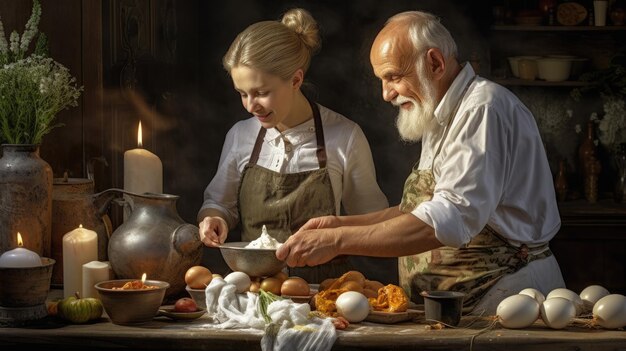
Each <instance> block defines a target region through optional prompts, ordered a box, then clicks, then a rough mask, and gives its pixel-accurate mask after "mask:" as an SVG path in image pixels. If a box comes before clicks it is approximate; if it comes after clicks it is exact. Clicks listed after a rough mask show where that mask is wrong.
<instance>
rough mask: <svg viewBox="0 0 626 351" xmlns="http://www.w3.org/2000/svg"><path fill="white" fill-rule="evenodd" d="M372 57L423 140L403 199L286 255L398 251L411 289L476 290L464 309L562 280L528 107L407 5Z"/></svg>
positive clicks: (314, 229) (385, 90) (556, 221)
mask: <svg viewBox="0 0 626 351" xmlns="http://www.w3.org/2000/svg"><path fill="white" fill-rule="evenodd" d="M370 61H371V64H372V67H373V70H374V73H375V75H376V76H377V77H378V78H379V79H380V80H381V82H382V95H383V99H384V100H385V101H387V102H390V103H392V104H393V105H395V106H398V108H399V110H400V112H399V115H398V118H397V123H396V124H397V127H398V130H399V132H400V136H401V137H402V138H403V139H404V140H407V141H421V142H422V153H421V156H420V158H419V162H418V163H417V164H416V165H415V166H414V167H413V171H412V173H411V174H410V175H409V176H408V178H407V180H406V182H405V185H404V192H403V196H402V201H401V203H400V205H399V206H397V207H391V208H389V209H386V210H383V211H379V212H375V213H371V214H366V215H360V216H344V217H338V216H326V217H319V218H314V219H311V220H310V221H309V222H307V223H306V224H305V225H304V226H303V227H302V228H301V229H300V230H299V231H298V232H297V233H296V234H294V235H293V236H292V237H290V238H289V240H287V242H286V243H285V244H284V245H283V246H282V247H281V248H280V249H279V250H278V251H277V253H276V255H277V257H278V258H280V259H285V260H286V262H287V263H288V264H289V265H290V266H304V265H317V264H320V263H323V262H327V261H329V260H330V259H332V258H333V257H335V256H336V255H341V254H354V255H370V256H388V257H389V256H398V257H400V258H399V267H398V268H399V274H400V277H399V278H400V283H401V285H402V287H403V288H404V289H405V291H407V293H409V294H410V295H411V298H412V299H413V300H414V301H419V299H418V294H419V292H421V291H423V290H454V291H462V292H465V293H466V294H467V296H466V298H465V302H464V306H465V308H464V309H465V311H466V312H467V311H472V310H473V311H474V312H477V313H479V312H480V313H484V312H486V313H494V312H495V310H496V307H497V305H498V303H499V302H500V301H501V300H503V299H504V298H505V297H507V296H510V295H512V294H517V293H518V292H519V291H520V290H522V289H524V288H536V289H538V290H540V291H541V292H543V293H544V294H547V293H548V292H549V291H551V290H552V289H554V288H557V287H563V286H564V282H563V278H562V276H561V271H560V269H559V266H558V263H557V261H556V259H555V257H554V255H553V254H552V253H551V251H550V249H549V247H548V242H549V240H550V239H551V238H552V237H553V236H554V235H555V234H556V233H557V231H558V230H559V228H560V224H561V222H560V218H559V212H558V208H557V205H556V200H555V194H554V187H553V182H552V174H551V172H550V168H549V165H548V162H547V159H546V154H545V151H544V149H543V144H542V142H541V138H540V136H539V132H538V130H537V126H536V123H535V120H534V118H533V116H532V114H531V112H530V111H529V110H528V109H527V108H526V107H525V106H524V105H523V104H522V103H521V102H520V101H519V100H518V98H517V97H516V96H515V95H514V94H512V93H511V92H510V91H508V90H507V89H505V88H503V87H502V86H499V85H497V84H495V83H493V82H490V81H488V80H486V79H483V78H481V77H477V76H476V74H475V73H474V71H473V69H472V67H471V65H469V64H464V65H461V64H460V63H459V62H458V61H457V46H456V43H455V42H454V40H453V38H452V37H451V35H450V33H449V32H448V30H447V29H446V28H445V27H444V26H443V25H442V24H441V23H440V22H439V20H438V18H436V17H435V16H433V15H432V14H428V13H424V12H404V13H401V14H398V15H396V16H394V17H392V18H390V19H389V20H388V21H387V23H386V25H385V26H384V28H383V29H382V30H381V31H380V33H379V34H378V35H377V37H376V39H375V40H374V43H373V45H372V48H371V52H370Z"/></svg>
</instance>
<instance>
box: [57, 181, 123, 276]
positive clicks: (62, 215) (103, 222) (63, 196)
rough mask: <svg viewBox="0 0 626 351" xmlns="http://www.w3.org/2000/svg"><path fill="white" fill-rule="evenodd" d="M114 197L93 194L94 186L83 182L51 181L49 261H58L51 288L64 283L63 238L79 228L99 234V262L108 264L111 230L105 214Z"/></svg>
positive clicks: (92, 183)
mask: <svg viewBox="0 0 626 351" xmlns="http://www.w3.org/2000/svg"><path fill="white" fill-rule="evenodd" d="M114 197H115V194H114V193H110V192H109V193H104V194H94V182H93V180H91V179H86V178H54V179H53V183H52V258H54V259H55V260H56V261H57V264H56V265H55V267H54V271H53V274H52V283H53V284H62V283H63V235H65V234H66V233H68V232H69V231H72V230H74V229H76V228H78V226H79V225H81V224H82V226H83V227H84V228H87V229H89V230H93V231H94V232H96V233H97V234H98V261H107V259H108V256H107V250H108V246H109V237H110V236H111V234H112V233H113V226H112V223H111V220H110V218H109V216H108V215H107V213H106V210H107V208H108V206H109V203H110V201H111V200H112V199H113V198H114Z"/></svg>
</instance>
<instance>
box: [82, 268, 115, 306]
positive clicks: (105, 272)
mask: <svg viewBox="0 0 626 351" xmlns="http://www.w3.org/2000/svg"><path fill="white" fill-rule="evenodd" d="M112 276H113V274H112V270H111V264H109V262H100V261H91V262H88V263H85V264H84V265H83V295H82V296H83V297H97V298H99V297H100V295H99V294H98V291H97V290H96V288H95V287H94V285H96V284H98V283H100V282H102V281H105V280H110V279H111V278H112Z"/></svg>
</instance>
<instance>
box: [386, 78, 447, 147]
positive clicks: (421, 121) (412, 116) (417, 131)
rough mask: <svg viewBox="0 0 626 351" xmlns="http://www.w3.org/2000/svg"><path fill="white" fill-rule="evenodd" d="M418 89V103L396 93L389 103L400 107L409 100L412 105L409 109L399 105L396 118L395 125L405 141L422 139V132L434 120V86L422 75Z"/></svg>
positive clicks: (430, 125) (435, 103)
mask: <svg viewBox="0 0 626 351" xmlns="http://www.w3.org/2000/svg"><path fill="white" fill-rule="evenodd" d="M420 91H421V92H422V101H421V103H419V102H418V101H416V100H415V99H412V98H409V97H406V96H402V95H398V96H397V97H396V98H395V99H394V100H393V101H392V102H391V103H392V104H393V105H395V106H398V107H400V105H402V104H403V103H405V102H410V103H411V104H412V105H413V106H412V107H411V108H410V109H404V108H402V107H400V111H399V112H398V117H397V118H396V127H397V128H398V132H399V133H400V138H402V140H403V141H407V142H417V141H420V140H422V137H423V136H424V133H425V132H427V131H429V130H430V129H431V128H432V126H433V123H434V122H435V118H434V116H435V114H434V113H435V108H436V107H437V102H436V101H435V87H434V85H433V84H432V83H431V82H430V81H429V80H428V79H427V78H426V76H425V75H422V78H421V79H420Z"/></svg>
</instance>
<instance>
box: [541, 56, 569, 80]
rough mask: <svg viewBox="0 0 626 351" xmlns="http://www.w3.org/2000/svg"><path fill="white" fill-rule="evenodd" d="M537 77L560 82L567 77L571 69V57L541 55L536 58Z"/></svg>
mask: <svg viewBox="0 0 626 351" xmlns="http://www.w3.org/2000/svg"><path fill="white" fill-rule="evenodd" d="M537 68H538V69H539V79H544V80H546V81H548V82H562V81H565V80H567V79H568V78H569V75H570V72H571V71H572V59H569V58H560V57H543V58H540V59H538V60H537Z"/></svg>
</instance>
